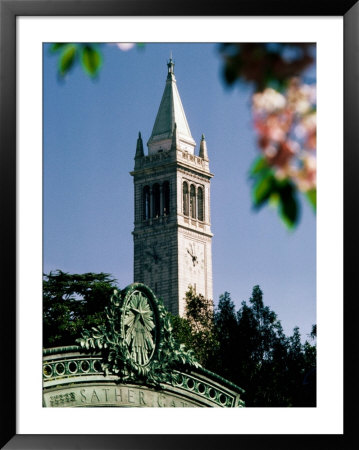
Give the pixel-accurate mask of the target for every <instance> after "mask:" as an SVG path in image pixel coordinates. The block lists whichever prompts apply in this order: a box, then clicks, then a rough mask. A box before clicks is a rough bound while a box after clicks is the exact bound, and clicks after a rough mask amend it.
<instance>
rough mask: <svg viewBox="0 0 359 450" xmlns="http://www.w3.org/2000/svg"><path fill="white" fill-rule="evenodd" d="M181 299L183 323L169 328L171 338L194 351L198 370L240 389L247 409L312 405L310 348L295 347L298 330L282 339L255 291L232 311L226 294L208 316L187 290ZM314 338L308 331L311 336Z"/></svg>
mask: <svg viewBox="0 0 359 450" xmlns="http://www.w3.org/2000/svg"><path fill="white" fill-rule="evenodd" d="M186 300H187V305H188V304H189V305H190V307H187V317H186V319H183V318H182V319H176V321H175V323H174V329H175V332H176V336H177V339H179V340H181V341H182V342H183V343H185V344H186V345H187V346H189V347H191V348H192V349H193V350H194V351H195V353H196V355H197V357H198V358H200V360H201V363H202V364H203V365H204V367H206V368H207V369H209V370H212V371H214V372H216V373H218V374H219V375H221V376H223V377H224V378H227V379H229V380H230V381H232V382H234V383H236V384H237V385H239V386H241V387H242V388H244V389H245V391H246V393H245V395H244V397H243V398H244V400H245V402H246V405H247V406H257V407H264V406H275V407H280V406H315V402H316V396H315V366H316V347H315V345H312V344H310V343H309V342H308V341H306V342H305V343H304V344H302V343H301V336H300V333H299V329H298V328H295V329H294V331H293V335H292V336H289V337H287V336H285V334H284V332H283V329H282V326H281V323H280V321H279V320H278V318H277V315H276V314H275V312H274V311H272V310H271V309H270V308H269V307H268V306H265V305H264V302H263V293H262V291H261V289H260V287H259V286H254V288H253V291H252V296H251V298H250V299H249V302H248V303H247V302H242V304H241V307H240V309H239V310H238V311H236V310H235V305H234V303H233V301H232V300H231V297H230V294H229V293H228V292H225V293H224V294H223V295H222V296H221V297H220V299H219V303H218V307H217V309H216V310H215V311H214V312H213V310H211V308H210V307H209V302H206V301H205V300H204V299H203V297H202V296H199V295H196V294H195V293H194V292H193V290H190V291H189V292H188V293H187V296H186ZM193 305H195V307H193ZM205 309H208V310H207V312H205ZM204 317H206V320H207V322H206V321H203V318H204ZM179 324H180V326H178V325H179ZM191 324H192V325H191ZM193 324H196V325H193ZM199 324H200V325H199ZM189 329H190V332H189ZM183 330H186V332H185V333H184V332H183ZM315 333H316V327H315V328H314V327H313V331H312V333H311V337H313V336H314V334H315Z"/></svg>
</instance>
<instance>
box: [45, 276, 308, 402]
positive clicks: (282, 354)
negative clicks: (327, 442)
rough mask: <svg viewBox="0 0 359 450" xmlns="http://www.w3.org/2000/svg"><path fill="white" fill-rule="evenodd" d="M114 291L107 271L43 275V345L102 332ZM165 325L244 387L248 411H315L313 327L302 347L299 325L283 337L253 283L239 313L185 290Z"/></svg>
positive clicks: (227, 300)
mask: <svg viewBox="0 0 359 450" xmlns="http://www.w3.org/2000/svg"><path fill="white" fill-rule="evenodd" d="M114 289H118V288H117V286H116V280H115V279H113V278H112V277H111V276H110V275H109V274H106V273H99V274H95V273H85V274H69V273H65V272H62V271H61V270H57V271H55V272H50V273H49V274H48V275H44V282H43V312H44V320H43V343H44V347H56V346H65V345H73V344H75V342H76V339H78V338H80V337H81V335H82V334H83V332H84V330H85V329H87V330H90V329H92V327H95V328H98V329H99V328H101V327H102V326H103V324H104V322H105V320H104V314H105V308H106V307H107V308H108V307H109V301H110V298H111V296H112V294H113V292H114ZM171 321H172V326H171V329H172V327H173V333H174V337H175V339H176V340H177V342H178V343H179V345H180V344H184V345H185V347H186V348H187V349H188V350H193V352H194V355H195V357H196V359H197V360H198V361H199V362H200V364H201V365H203V366H204V367H205V368H207V369H209V370H212V371H213V372H216V373H218V374H219V375H221V376H223V377H224V378H226V379H228V380H230V381H232V382H233V383H235V384H237V385H238V386H240V387H242V388H243V389H245V391H246V392H245V395H244V396H243V399H244V401H245V402H246V406H249V407H250V406H257V407H265V406H273V407H285V406H315V404H316V343H315V340H316V334H317V329H316V325H313V328H312V331H311V333H310V334H309V336H308V340H306V341H305V343H304V344H302V340H301V336H300V332H299V329H298V328H297V327H296V328H295V329H294V330H293V334H292V335H291V336H286V335H285V334H284V332H283V328H282V326H281V323H280V321H279V319H278V317H277V315H276V313H275V312H274V311H272V310H271V309H270V308H269V307H268V306H266V305H265V304H264V301H263V293H262V291H261V289H260V287H259V286H254V288H253V291H252V295H251V297H250V299H249V301H248V302H246V301H244V302H242V304H241V306H240V308H239V309H238V311H236V308H235V305H234V302H233V301H232V299H231V296H230V294H229V293H228V292H225V293H224V294H223V295H221V297H220V299H219V303H218V306H217V308H216V309H214V307H213V302H212V301H209V300H207V299H205V298H204V297H203V295H201V294H197V293H196V291H195V290H194V289H193V288H192V287H190V289H189V290H188V292H187V293H186V317H185V318H183V317H182V318H181V317H178V316H171ZM168 326H170V324H168Z"/></svg>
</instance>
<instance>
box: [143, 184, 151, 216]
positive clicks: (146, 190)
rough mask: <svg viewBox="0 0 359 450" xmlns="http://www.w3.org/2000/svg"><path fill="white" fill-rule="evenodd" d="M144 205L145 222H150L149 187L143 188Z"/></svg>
mask: <svg viewBox="0 0 359 450" xmlns="http://www.w3.org/2000/svg"><path fill="white" fill-rule="evenodd" d="M142 204H143V220H148V219H149V218H150V208H151V207H150V187H149V186H145V187H144V188H143V195H142Z"/></svg>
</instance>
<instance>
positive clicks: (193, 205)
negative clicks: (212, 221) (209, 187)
mask: <svg viewBox="0 0 359 450" xmlns="http://www.w3.org/2000/svg"><path fill="white" fill-rule="evenodd" d="M190 213H191V214H190V215H191V217H192V218H193V219H195V218H196V188H195V187H194V186H193V184H191V190H190Z"/></svg>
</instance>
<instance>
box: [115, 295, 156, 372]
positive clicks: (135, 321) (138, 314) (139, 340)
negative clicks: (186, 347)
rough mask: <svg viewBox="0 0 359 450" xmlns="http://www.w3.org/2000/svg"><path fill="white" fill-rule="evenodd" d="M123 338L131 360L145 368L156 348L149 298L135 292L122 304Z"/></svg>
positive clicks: (152, 313) (153, 319)
mask: <svg viewBox="0 0 359 450" xmlns="http://www.w3.org/2000/svg"><path fill="white" fill-rule="evenodd" d="M123 312H124V317H123V324H122V326H123V336H124V339H125V342H126V344H127V346H128V351H129V353H130V355H131V358H132V360H133V361H134V362H135V363H136V364H138V365H140V366H145V365H147V364H148V363H149V361H150V359H151V357H152V355H153V353H154V350H155V346H156V343H155V342H156V326H155V318H154V311H153V309H152V307H151V304H150V301H149V298H148V297H147V296H145V295H144V293H143V292H141V291H139V290H135V291H133V292H131V293H130V294H129V295H128V298H126V300H125V303H124V309H123Z"/></svg>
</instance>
